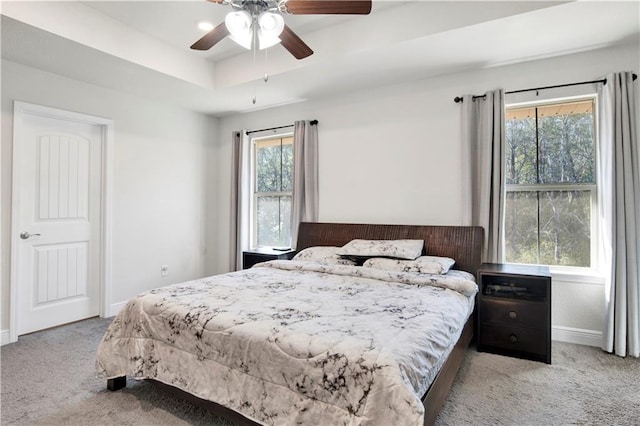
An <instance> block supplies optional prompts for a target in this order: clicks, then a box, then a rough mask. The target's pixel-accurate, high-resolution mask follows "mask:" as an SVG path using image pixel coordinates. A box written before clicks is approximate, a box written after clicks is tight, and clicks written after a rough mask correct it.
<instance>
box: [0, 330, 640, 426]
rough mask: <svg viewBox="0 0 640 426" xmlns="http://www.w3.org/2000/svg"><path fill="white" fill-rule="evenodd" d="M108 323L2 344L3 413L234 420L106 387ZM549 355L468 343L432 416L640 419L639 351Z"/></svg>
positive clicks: (19, 419) (36, 417)
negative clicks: (102, 373) (98, 374)
mask: <svg viewBox="0 0 640 426" xmlns="http://www.w3.org/2000/svg"><path fill="white" fill-rule="evenodd" d="M109 323H110V319H99V318H93V319H89V320H85V321H80V322H77V323H73V324H69V325H66V326H63V327H58V328H54V329H50V330H46V331H42V332H38V333H33V334H30V335H26V336H22V337H20V339H19V341H18V342H17V343H12V344H9V345H5V346H3V347H2V350H1V357H0V370H1V376H0V378H1V383H0V388H1V395H0V398H1V404H0V410H1V413H0V423H1V424H2V425H92V426H96V425H190V424H193V425H212V426H230V423H228V422H227V421H225V420H224V419H221V418H218V417H216V416H214V415H212V414H210V413H209V412H207V411H205V410H203V409H201V408H198V407H196V406H194V405H192V404H190V403H189V402H187V401H184V400H182V399H180V398H178V397H175V396H171V395H169V394H167V393H165V392H163V391H162V390H160V389H158V388H157V387H156V386H155V385H154V384H152V383H148V382H144V381H142V382H140V381H134V380H128V382H127V387H126V388H125V389H122V390H120V391H118V392H109V391H107V390H106V383H105V381H103V380H99V379H96V378H95V370H94V365H95V352H96V348H97V346H98V342H99V341H100V339H101V337H102V335H103V334H104V332H105V330H106V328H107V326H108V325H109ZM552 358H553V359H552V361H553V364H552V365H546V364H542V363H538V362H532V361H524V360H520V359H515V358H509V357H503V356H499V355H492V354H487V353H478V352H477V351H476V350H475V349H474V348H470V349H469V350H468V351H467V356H466V358H465V360H464V363H463V365H462V367H461V369H460V371H459V372H458V375H457V377H456V379H455V382H454V385H453V388H452V389H451V392H450V393H449V395H448V399H447V401H446V402H445V405H444V407H443V409H442V412H441V414H440V416H439V417H438V420H437V422H436V424H437V425H640V360H639V359H635V358H619V357H617V356H614V355H609V354H606V353H604V352H602V351H601V350H599V349H597V348H592V347H587V346H579V345H572V344H567V343H559V342H554V343H553V352H552ZM322 426H324V425H322ZM389 426H392V425H389ZM393 426H395V425H393Z"/></svg>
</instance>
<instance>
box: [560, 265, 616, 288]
mask: <svg viewBox="0 0 640 426" xmlns="http://www.w3.org/2000/svg"><path fill="white" fill-rule="evenodd" d="M549 271H550V272H551V276H552V278H553V280H557V281H562V282H570V283H577V284H594V285H604V284H605V278H604V276H603V275H602V274H601V273H599V272H598V271H594V270H590V269H587V270H580V269H573V268H562V267H553V266H550V267H549Z"/></svg>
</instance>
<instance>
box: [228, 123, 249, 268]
mask: <svg viewBox="0 0 640 426" xmlns="http://www.w3.org/2000/svg"><path fill="white" fill-rule="evenodd" d="M232 145H233V150H232V160H231V226H230V229H231V257H230V262H229V269H230V270H231V271H235V270H239V269H242V252H243V251H244V250H248V249H249V238H250V237H249V232H250V229H251V228H250V223H249V220H250V219H249V217H250V216H249V214H250V203H251V193H250V184H251V147H250V142H249V137H248V136H247V132H246V131H245V130H238V131H235V132H233V135H232Z"/></svg>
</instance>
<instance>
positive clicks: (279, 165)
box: [253, 136, 293, 247]
mask: <svg viewBox="0 0 640 426" xmlns="http://www.w3.org/2000/svg"><path fill="white" fill-rule="evenodd" d="M254 150H255V151H254V176H255V181H254V198H253V224H254V229H253V245H254V246H256V247H290V246H291V197H292V194H293V137H291V136H287V137H276V138H273V137H272V138H268V139H257V140H254Z"/></svg>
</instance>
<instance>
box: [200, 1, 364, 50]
mask: <svg viewBox="0 0 640 426" xmlns="http://www.w3.org/2000/svg"><path fill="white" fill-rule="evenodd" d="M208 1H210V2H212V3H219V4H223V5H229V6H231V8H232V11H231V12H229V13H228V14H227V16H226V18H225V20H224V22H222V23H220V24H219V25H218V26H217V27H215V28H214V29H212V30H211V31H209V32H208V33H207V34H205V35H204V36H203V37H202V38H201V39H200V40H198V41H196V42H195V43H194V44H193V45H192V46H191V48H192V49H195V50H208V49H211V48H212V47H213V46H214V45H215V44H216V43H218V42H220V41H221V40H222V39H224V38H225V37H227V36H229V38H231V39H232V40H233V41H235V42H236V43H238V44H240V45H241V46H243V47H245V48H247V49H252V48H255V47H256V45H257V47H258V48H259V49H266V48H267V47H270V46H273V45H275V44H278V43H280V44H282V46H283V47H284V48H285V49H287V50H288V51H289V53H291V54H292V55H293V56H295V57H296V59H304V58H306V57H308V56H310V55H312V54H313V50H311V48H310V47H309V46H307V44H306V43H305V42H304V41H302V40H301V39H300V37H298V36H297V35H296V34H295V33H294V32H293V31H292V30H291V28H289V27H288V26H287V25H286V24H285V23H284V18H283V17H282V15H283V14H290V15H368V14H369V13H370V12H371V0H208Z"/></svg>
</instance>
